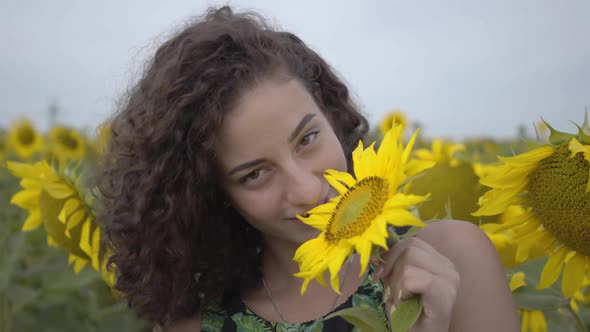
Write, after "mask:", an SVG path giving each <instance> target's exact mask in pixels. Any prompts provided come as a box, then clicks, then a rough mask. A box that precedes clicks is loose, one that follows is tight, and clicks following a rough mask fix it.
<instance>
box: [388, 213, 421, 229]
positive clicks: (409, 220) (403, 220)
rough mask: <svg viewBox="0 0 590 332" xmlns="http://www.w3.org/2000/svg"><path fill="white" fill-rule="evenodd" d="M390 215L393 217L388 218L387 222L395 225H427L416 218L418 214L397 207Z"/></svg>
mask: <svg viewBox="0 0 590 332" xmlns="http://www.w3.org/2000/svg"><path fill="white" fill-rule="evenodd" d="M390 215H391V216H392V219H391V220H388V221H387V223H388V224H390V225H393V226H417V227H424V226H426V224H424V223H423V222H422V221H420V219H418V218H416V216H414V215H413V214H411V213H410V212H408V211H406V210H403V209H396V210H394V211H392V212H391V214H390Z"/></svg>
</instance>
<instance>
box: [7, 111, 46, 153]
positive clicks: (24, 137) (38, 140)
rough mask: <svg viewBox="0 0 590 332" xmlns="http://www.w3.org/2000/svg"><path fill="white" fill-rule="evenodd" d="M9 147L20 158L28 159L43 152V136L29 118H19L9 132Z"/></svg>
mask: <svg viewBox="0 0 590 332" xmlns="http://www.w3.org/2000/svg"><path fill="white" fill-rule="evenodd" d="M7 148H8V149H11V150H13V151H14V152H15V153H16V155H17V156H18V157H19V158H22V159H24V160H28V159H30V158H31V157H32V156H33V155H34V154H36V153H39V152H41V150H42V149H43V138H42V137H41V135H40V134H39V133H37V131H36V130H35V128H34V127H33V124H32V123H31V122H30V121H29V120H27V119H21V120H17V121H15V122H14V123H13V124H12V126H11V128H10V131H9V133H8V146H7Z"/></svg>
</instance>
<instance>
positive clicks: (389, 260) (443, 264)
mask: <svg viewBox="0 0 590 332" xmlns="http://www.w3.org/2000/svg"><path fill="white" fill-rule="evenodd" d="M413 247H418V248H421V249H423V250H424V251H425V252H427V253H428V254H429V255H430V256H432V258H430V259H428V260H426V261H424V262H423V263H422V264H419V265H421V266H423V267H425V268H427V266H426V265H424V264H436V267H438V269H437V270H438V271H443V270H444V269H445V268H446V269H451V268H452V269H454V265H453V263H452V262H451V260H449V259H448V258H447V257H445V256H444V255H442V254H440V253H439V252H438V251H437V250H436V249H434V248H433V247H432V246H430V245H429V244H428V243H426V242H425V241H424V240H422V239H419V238H416V237H412V238H406V239H403V240H401V241H399V242H398V243H397V244H396V245H395V246H394V247H393V248H392V249H390V250H389V251H388V252H386V253H385V254H384V255H383V256H382V259H383V262H382V263H381V264H380V265H379V268H378V269H377V271H376V272H375V275H374V277H373V281H376V280H378V279H380V278H382V277H383V276H385V275H387V274H389V273H390V272H391V270H392V269H393V265H394V263H395V261H397V260H398V258H399V257H400V256H401V255H404V253H405V252H406V251H407V250H408V248H413ZM422 258H424V255H423V257H422Z"/></svg>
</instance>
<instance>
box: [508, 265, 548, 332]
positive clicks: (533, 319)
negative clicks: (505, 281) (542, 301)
mask: <svg viewBox="0 0 590 332" xmlns="http://www.w3.org/2000/svg"><path fill="white" fill-rule="evenodd" d="M522 286H526V281H525V274H524V272H522V271H521V272H517V273H515V274H513V275H512V277H511V278H510V290H511V291H513V292H514V291H515V290H517V289H518V288H520V287H522ZM518 314H519V315H520V325H521V332H527V331H531V332H546V331H547V322H546V321H545V315H544V314H543V311H541V310H528V309H523V308H519V309H518Z"/></svg>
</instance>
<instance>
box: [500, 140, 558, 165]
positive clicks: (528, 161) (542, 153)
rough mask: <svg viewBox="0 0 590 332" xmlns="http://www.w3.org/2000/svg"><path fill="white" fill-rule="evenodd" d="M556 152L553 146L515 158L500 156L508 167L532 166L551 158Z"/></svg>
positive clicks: (543, 147)
mask: <svg viewBox="0 0 590 332" xmlns="http://www.w3.org/2000/svg"><path fill="white" fill-rule="evenodd" d="M554 152H555V148H554V147H552V146H548V145H547V146H542V147H540V148H537V149H534V150H531V151H528V152H525V153H521V154H519V155H516V156H513V157H501V156H498V159H500V160H501V161H502V162H504V163H505V164H507V165H511V166H515V167H523V166H531V165H535V164H537V163H538V162H539V161H541V160H543V159H545V158H547V157H549V156H550V155H552V154H553V153H554Z"/></svg>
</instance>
